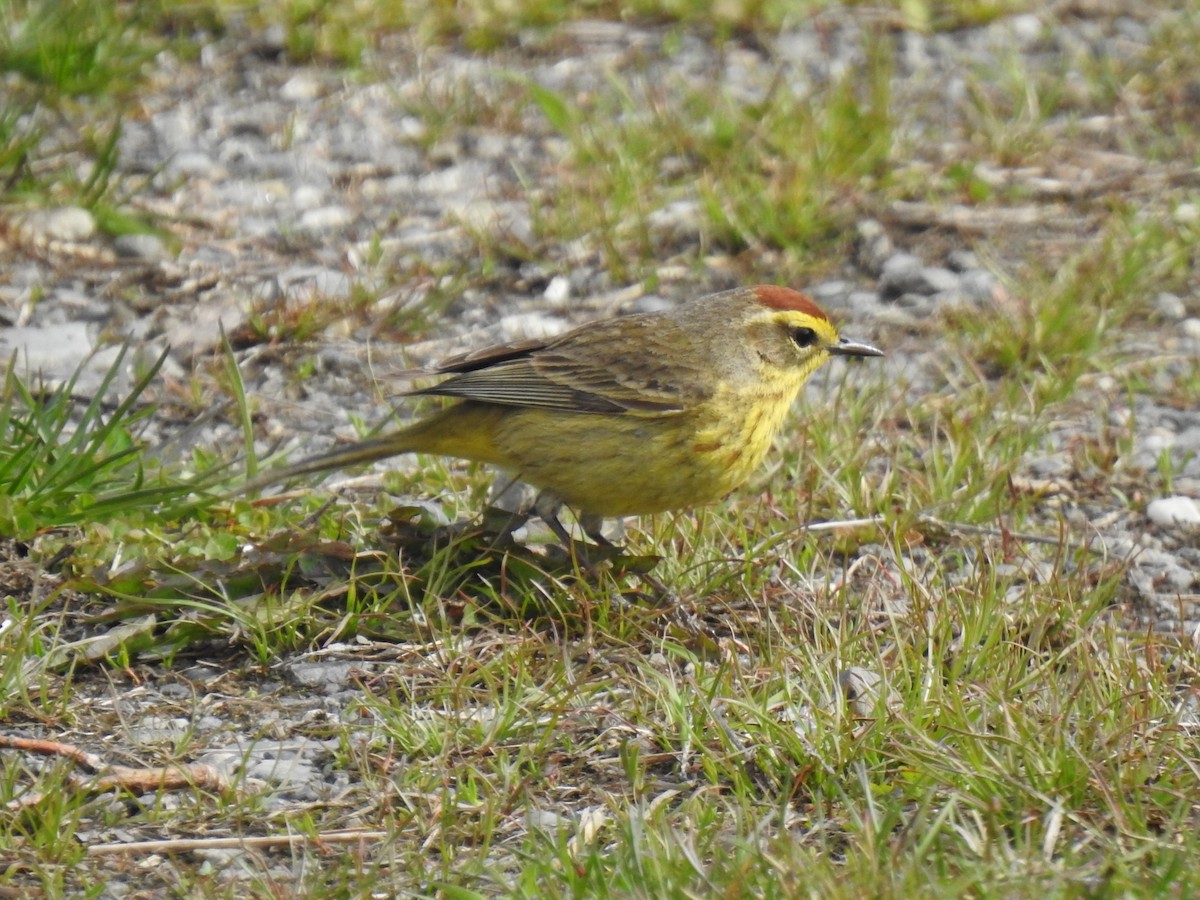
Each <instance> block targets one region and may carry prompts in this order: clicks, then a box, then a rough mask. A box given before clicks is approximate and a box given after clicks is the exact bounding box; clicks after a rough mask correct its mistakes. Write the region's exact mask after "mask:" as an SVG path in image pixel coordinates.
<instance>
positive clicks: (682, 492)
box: [246, 285, 883, 543]
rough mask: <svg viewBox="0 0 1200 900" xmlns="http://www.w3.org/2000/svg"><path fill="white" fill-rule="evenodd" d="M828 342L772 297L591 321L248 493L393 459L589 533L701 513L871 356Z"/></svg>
mask: <svg viewBox="0 0 1200 900" xmlns="http://www.w3.org/2000/svg"><path fill="white" fill-rule="evenodd" d="M882 355H883V354H882V351H880V350H878V349H876V348H875V347H872V346H871V345H870V344H864V343H859V342H857V341H851V340H846V339H844V338H841V337H839V336H838V333H837V330H836V329H835V328H834V327H833V325H832V324H831V323H830V321H829V319H828V318H827V317H826V315H825V313H824V312H822V311H821V308H820V307H818V306H817V305H816V304H815V303H813V302H812V300H810V299H808V298H807V297H805V296H804V295H803V294H801V293H798V292H796V291H793V290H789V289H787V288H781V287H773V286H770V285H759V286H757V287H750V288H740V289H738V290H732V291H725V292H723V293H719V294H710V295H709V296H706V297H702V298H701V299H699V300H696V301H693V302H691V303H686V304H683V305H681V306H679V307H677V308H675V309H671V310H669V311H666V312H656V313H643V314H640V315H632V316H625V317H620V318H615V319H609V320H605V321H599V322H591V323H589V324H586V325H583V326H581V327H579V328H576V329H575V330H574V331H570V332H568V333H566V334H564V335H562V336H560V337H557V338H553V339H551V340H548V341H528V342H523V343H515V344H506V345H502V346H498V347H492V348H488V349H485V350H480V351H476V352H474V353H468V354H465V355H463V356H458V357H455V358H453V359H450V360H447V361H445V362H443V363H442V364H441V365H439V366H438V367H437V368H436V369H434V370H433V371H434V372H435V373H437V374H450V375H452V377H450V378H449V379H447V380H445V381H442V382H440V383H439V384H436V385H434V386H433V387H427V388H423V389H421V390H417V391H412V392H410V393H411V394H413V395H427V394H436V395H439V396H445V397H454V398H457V399H459V400H460V401H461V402H459V403H456V404H454V405H451V406H449V407H447V408H445V409H443V410H442V411H440V412H438V413H435V414H433V415H431V416H429V417H428V418H425V419H421V420H419V421H417V422H416V423H414V424H412V425H409V426H407V427H406V428H401V429H400V430H398V431H394V432H392V433H391V434H387V435H384V436H383V437H378V438H374V439H372V440H367V441H362V442H360V443H358V444H355V445H353V446H349V447H346V448H344V449H339V450H334V451H332V452H329V453H325V454H323V455H320V456H314V457H312V458H310V459H305V460H301V461H300V462H298V463H296V464H294V465H291V466H286V467H284V468H281V469H275V470H272V471H269V472H267V473H265V474H264V476H263V477H261V478H259V479H257V480H255V481H253V482H251V483H250V484H249V485H247V486H246V489H247V490H256V489H258V488H261V487H264V486H266V485H268V484H272V483H274V482H277V481H281V480H284V479H288V478H292V477H294V476H298V475H305V474H308V473H312V472H322V471H329V470H332V469H340V468H343V467H345V466H350V465H355V464H358V463H366V462H372V461H374V460H377V459H383V458H385V457H388V456H393V455H395V454H398V453H414V452H416V453H434V454H439V455H443V456H455V457H459V458H461V459H470V460H476V461H479V462H483V463H490V464H492V465H495V466H499V467H501V468H503V469H507V470H509V471H510V472H512V473H514V474H515V475H516V476H517V477H519V478H520V479H522V480H524V481H527V482H529V483H530V484H533V485H534V486H535V487H538V488H540V489H541V494H540V495H539V497H538V501H537V503H536V506H535V509H536V511H537V512H538V514H539V515H541V516H542V518H543V519H545V520H546V522H547V524H548V525H550V527H551V528H552V529H553V530H554V531H555V533H556V534H557V535H558V536H559V538H560V539H563V540H564V542H565V543H569V540H568V539H567V537H566V532H565V531H564V530H563V529H562V526H561V525H559V523H558V521H557V518H556V515H555V514H556V512H557V510H558V507H559V506H560V505H561V504H564V503H565V504H566V505H568V506H570V507H571V508H572V509H573V510H575V512H576V513H577V515H578V516H579V519H580V522H581V523H582V524H583V525H584V528H585V530H586V531H587V532H588V534H590V535H592V536H593V537H595V536H597V535H598V534H599V531H598V525H599V521H600V519H601V518H603V517H607V516H627V515H640V514H644V513H654V512H662V511H665V510H671V509H680V508H684V507H689V506H694V505H697V504H701V503H707V502H709V501H711V500H715V499H717V498H719V497H721V496H723V495H725V494H726V493H728V492H729V491H731V490H733V489H734V488H735V487H737V486H738V485H740V484H741V483H742V482H743V481H745V480H746V479H747V478H748V477H749V476H750V474H751V473H752V472H753V471H754V470H755V469H756V468H757V467H758V465H759V464H760V463H761V462H762V460H763V457H764V456H765V455H766V453H767V450H768V449H769V448H770V446H771V440H772V438H773V437H774V435H775V432H776V431H777V430H778V429H779V426H780V425H781V424H782V423H783V420H784V418H785V417H786V415H787V412H788V408H789V407H790V406H791V404H792V401H793V400H794V399H795V397H796V395H797V393H798V392H799V390H800V388H801V386H802V385H803V384H804V382H805V381H806V380H807V379H808V377H809V376H810V375H811V374H812V373H813V372H814V371H815V370H816V369H817V367H819V366H820V365H821V364H822V363H824V362H825V361H826V360H827V359H829V357H830V356H882Z"/></svg>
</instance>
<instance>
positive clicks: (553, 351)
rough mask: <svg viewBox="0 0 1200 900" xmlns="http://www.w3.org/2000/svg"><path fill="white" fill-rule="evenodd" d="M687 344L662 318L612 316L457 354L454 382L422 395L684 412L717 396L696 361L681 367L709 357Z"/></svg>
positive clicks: (449, 364) (570, 408) (451, 367)
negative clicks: (557, 333)
mask: <svg viewBox="0 0 1200 900" xmlns="http://www.w3.org/2000/svg"><path fill="white" fill-rule="evenodd" d="M681 342H682V343H688V344H690V343H691V341H690V336H689V335H688V333H687V332H686V331H685V330H683V329H682V328H679V327H678V326H675V325H674V324H673V323H672V322H671V320H666V319H664V317H662V316H653V317H651V316H628V317H625V318H619V319H611V320H607V321H604V322H598V323H592V324H590V325H585V326H583V327H582V328H578V329H576V330H574V331H571V332H568V333H567V334H565V335H563V336H561V337H559V338H556V339H554V340H551V341H548V342H546V341H528V342H523V343H520V344H507V345H502V346H499V347H491V348H487V349H485V350H481V351H476V352H475V353H470V354H465V355H463V356H458V357H454V358H452V359H450V360H447V361H446V362H444V363H442V364H441V365H439V366H438V367H437V368H438V371H440V372H447V373H450V372H453V373H456V374H454V376H453V377H451V378H448V379H447V380H445V381H443V382H441V383H439V384H435V385H433V386H432V387H428V388H424V389H422V390H419V391H415V392H414V393H417V394H434V395H439V396H446V397H459V398H462V399H464V400H474V401H477V402H480V403H497V404H501V405H504V406H527V407H533V408H537V409H549V410H561V411H566V412H584V413H627V414H633V415H639V414H640V415H669V414H673V413H681V412H683V411H685V410H686V409H688V408H690V407H691V406H694V405H695V404H696V403H697V402H699V401H701V400H703V399H704V398H705V397H707V396H708V395H709V394H710V392H711V389H710V388H706V387H705V385H706V384H707V383H708V380H707V379H705V378H704V377H702V376H703V373H701V372H698V371H697V370H696V366H695V363H694V362H693V363H681V362H680V359H692V360H696V359H697V358H700V359H703V354H700V355H699V356H698V355H697V354H696V353H695V351H694V348H693V349H692V351H691V352H688V348H680V347H679V346H678V345H679V344H680V343H681ZM673 345H674V346H673ZM681 349H682V350H683V351H684V352H680V350H681Z"/></svg>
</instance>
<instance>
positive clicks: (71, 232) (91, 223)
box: [21, 206, 96, 241]
mask: <svg viewBox="0 0 1200 900" xmlns="http://www.w3.org/2000/svg"><path fill="white" fill-rule="evenodd" d="M21 231H22V233H24V234H26V235H28V236H29V237H30V238H32V239H34V240H38V239H40V240H46V241H86V240H87V239H88V238H90V237H91V236H92V235H93V234H95V233H96V219H95V218H94V217H93V216H92V214H91V213H90V212H88V211H87V210H86V209H82V208H80V207H78V206H64V207H62V208H60V209H39V210H36V211H34V212H31V213H29V215H27V216H25V217H24V218H23V219H22V220H21Z"/></svg>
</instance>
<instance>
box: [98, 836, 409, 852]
mask: <svg viewBox="0 0 1200 900" xmlns="http://www.w3.org/2000/svg"><path fill="white" fill-rule="evenodd" d="M391 834H392V832H389V831H367V830H359V831H328V832H324V833H322V834H312V835H309V834H271V835H259V836H257V837H220V838H174V839H165V840H161V841H129V842H127V843H122V844H93V845H92V846H91V847H88V848H87V852H88V855H89V856H111V855H116V854H123V855H130V856H132V855H135V854H139V853H188V852H191V851H193V850H250V849H262V848H271V847H295V846H297V845H301V844H313V845H315V846H320V845H322V844H356V843H365V842H367V841H381V840H384V839H385V838H387V837H388V836H389V835H391Z"/></svg>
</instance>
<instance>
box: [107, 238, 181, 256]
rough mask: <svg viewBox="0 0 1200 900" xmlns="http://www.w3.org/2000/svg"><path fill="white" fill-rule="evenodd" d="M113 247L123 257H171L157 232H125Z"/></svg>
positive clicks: (114, 242)
mask: <svg viewBox="0 0 1200 900" xmlns="http://www.w3.org/2000/svg"><path fill="white" fill-rule="evenodd" d="M113 249H114V250H116V251H117V256H120V257H121V258H122V259H144V260H151V261H155V260H160V259H169V258H170V256H171V254H170V253H169V252H168V250H167V245H166V244H165V243H164V242H163V239H162V238H160V237H159V236H158V235H157V234H123V235H121V236H120V237H118V238H117V239H116V240H114V241H113Z"/></svg>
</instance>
